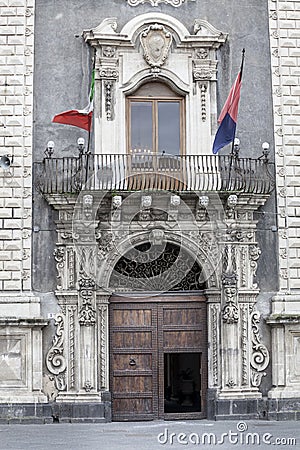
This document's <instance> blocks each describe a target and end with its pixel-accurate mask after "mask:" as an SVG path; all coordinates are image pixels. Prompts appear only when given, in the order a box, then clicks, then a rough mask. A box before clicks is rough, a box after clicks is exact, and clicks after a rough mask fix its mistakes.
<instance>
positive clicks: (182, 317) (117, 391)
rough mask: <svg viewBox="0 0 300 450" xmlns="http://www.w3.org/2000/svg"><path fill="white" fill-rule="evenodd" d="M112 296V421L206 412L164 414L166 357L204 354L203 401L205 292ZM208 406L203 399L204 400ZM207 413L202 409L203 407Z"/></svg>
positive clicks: (204, 379)
mask: <svg viewBox="0 0 300 450" xmlns="http://www.w3.org/2000/svg"><path fill="white" fill-rule="evenodd" d="M182 297H183V296H180V295H178V296H176V295H174V294H172V295H170V296H165V297H164V296H161V297H158V298H155V301H153V298H152V299H151V301H148V300H146V299H145V298H143V299H141V300H140V301H139V300H138V299H131V298H129V297H128V298H125V297H122V298H120V297H112V298H111V304H110V365H111V370H110V377H111V378H110V383H111V388H110V389H111V392H112V409H113V420H120V421H122V420H153V419H158V418H161V419H163V418H168V417H169V418H181V417H182V418H200V417H204V415H203V414H204V413H203V412H202V413H201V415H200V414H198V413H197V414H190V415H188V414H187V415H185V416H184V417H183V416H182V415H180V414H179V415H178V414H177V416H176V415H175V416H174V417H173V416H172V415H171V416H172V417H171V416H170V415H168V414H165V413H164V355H165V354H166V353H182V352H184V353H188V352H196V353H197V354H198V355H200V354H201V355H202V360H204V361H205V364H202V365H201V367H202V371H201V380H203V386H202V387H201V390H202V392H203V393H204V394H203V396H202V398H203V402H204V400H205V390H206V380H207V369H206V367H205V365H206V360H207V330H206V327H207V325H206V303H205V298H204V297H203V296H202V297H201V296H199V295H198V296H195V295H194V296H193V295H187V296H184V299H185V300H184V301H182ZM203 404H204V403H203ZM202 411H204V408H203V409H202Z"/></svg>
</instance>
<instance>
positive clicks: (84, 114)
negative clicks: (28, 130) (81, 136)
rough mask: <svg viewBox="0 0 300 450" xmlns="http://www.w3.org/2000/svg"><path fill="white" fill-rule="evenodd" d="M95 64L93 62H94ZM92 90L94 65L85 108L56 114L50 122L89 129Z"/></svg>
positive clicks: (92, 105) (93, 88)
mask: <svg viewBox="0 0 300 450" xmlns="http://www.w3.org/2000/svg"><path fill="white" fill-rule="evenodd" d="M94 64H95V62H94ZM94 90H95V66H94V68H93V71H92V81H91V87H90V93H89V104H88V105H87V107H86V108H85V109H71V110H70V111H64V112H62V113H60V114H56V115H55V116H54V117H53V119H52V122H56V123H62V124H64V125H72V126H73V127H78V128H83V129H84V130H86V131H89V132H90V131H91V128H92V117H93V109H94Z"/></svg>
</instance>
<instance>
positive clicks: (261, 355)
mask: <svg viewBox="0 0 300 450" xmlns="http://www.w3.org/2000/svg"><path fill="white" fill-rule="evenodd" d="M259 321H260V314H259V313H258V312H257V311H254V312H253V313H252V317H251V326H252V339H251V340H252V355H251V360H250V365H251V368H252V373H251V384H252V386H255V387H258V386H259V385H260V383H261V379H262V377H263V376H265V375H266V373H265V372H264V371H265V369H266V368H267V367H268V365H269V362H270V355H269V351H268V349H267V347H266V346H265V345H264V344H263V343H262V342H261V336H260V333H259V329H258V325H259Z"/></svg>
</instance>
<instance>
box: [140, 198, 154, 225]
mask: <svg viewBox="0 0 300 450" xmlns="http://www.w3.org/2000/svg"><path fill="white" fill-rule="evenodd" d="M151 205H152V196H151V195H142V198H141V210H140V214H139V220H140V221H148V220H150V219H151V217H150V208H151Z"/></svg>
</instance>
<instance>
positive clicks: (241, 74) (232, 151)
mask: <svg viewBox="0 0 300 450" xmlns="http://www.w3.org/2000/svg"><path fill="white" fill-rule="evenodd" d="M244 60H245V49H244V48H243V50H242V62H241V67H240V82H241V81H242V76H243V70H244ZM235 133H236V129H235V130H234V135H233V139H232V144H231V152H230V165H229V173H228V185H227V190H228V189H229V187H230V181H231V179H230V178H231V169H232V160H233V158H234V156H235V153H234V141H235Z"/></svg>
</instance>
